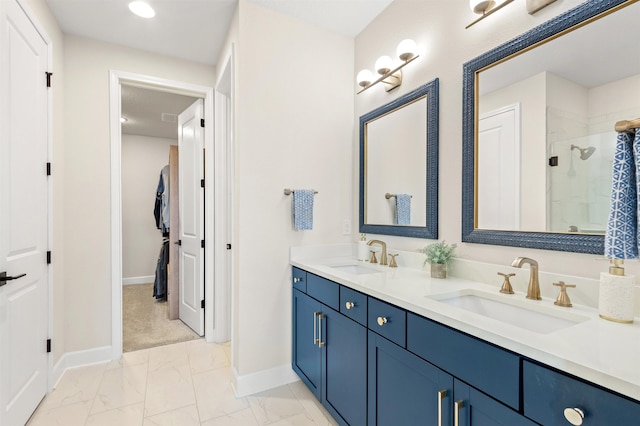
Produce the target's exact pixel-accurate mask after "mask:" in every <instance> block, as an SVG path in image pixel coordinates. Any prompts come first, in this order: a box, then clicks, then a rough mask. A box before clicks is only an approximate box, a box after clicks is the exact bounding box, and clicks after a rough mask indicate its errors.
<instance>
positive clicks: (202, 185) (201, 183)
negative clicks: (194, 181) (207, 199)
mask: <svg viewBox="0 0 640 426" xmlns="http://www.w3.org/2000/svg"><path fill="white" fill-rule="evenodd" d="M200 188H204V179H200Z"/></svg>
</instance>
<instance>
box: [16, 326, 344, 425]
mask: <svg viewBox="0 0 640 426" xmlns="http://www.w3.org/2000/svg"><path fill="white" fill-rule="evenodd" d="M229 352H230V349H229V346H228V345H217V344H209V343H206V342H205V341H204V340H203V339H199V340H192V341H188V342H182V343H176V344H173V345H167V346H160V347H156V348H150V349H143V350H139V351H134V352H127V353H125V354H124V355H123V357H122V358H121V359H120V360H118V361H113V362H110V363H105V364H96V365H91V366H86V367H79V368H75V369H70V370H68V371H67V372H66V373H65V374H64V375H63V377H62V379H61V380H60V382H59V383H58V384H57V386H56V388H55V389H54V390H53V391H52V392H51V393H50V394H49V395H47V396H46V398H45V399H44V400H43V401H42V403H41V404H40V406H39V407H38V409H37V410H36V412H35V413H34V414H33V416H32V417H31V419H30V421H29V422H28V423H27V425H28V426H102V425H104V426H120V425H122V426H156V425H175V426H191V425H202V426H236V425H238V426H261V425H274V426H275V425H278V426H283V425H296V426H297V425H299V426H303V425H309V426H314V425H322V426H326V425H336V424H337V423H335V421H334V420H333V419H332V418H331V416H330V415H329V414H328V413H327V412H326V410H325V409H324V408H323V407H322V406H321V405H320V404H319V403H318V402H317V400H316V399H315V398H314V397H313V395H312V394H311V392H309V390H308V389H307V388H306V386H305V385H304V384H303V383H302V382H296V383H292V384H289V385H285V386H281V387H279V388H276V389H272V390H269V391H265V392H261V393H258V394H255V395H251V396H248V397H244V398H236V397H235V395H234V393H233V389H232V386H231V368H230V363H229V357H230V354H229Z"/></svg>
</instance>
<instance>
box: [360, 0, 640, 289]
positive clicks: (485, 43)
mask: <svg viewBox="0 0 640 426" xmlns="http://www.w3.org/2000/svg"><path fill="white" fill-rule="evenodd" d="M581 2H582V0H565V1H562V2H555V3H553V4H551V5H550V6H548V7H546V8H545V9H543V10H542V11H540V12H538V13H537V14H535V15H533V16H531V15H528V14H527V12H526V10H525V7H524V4H523V3H522V2H514V3H512V4H511V5H509V6H507V7H505V8H504V9H502V10H500V11H499V12H497V13H495V14H494V15H491V16H490V17H488V18H487V19H485V20H483V21H481V22H480V23H478V24H476V25H474V26H472V27H471V28H469V29H466V30H465V28H464V27H465V26H466V25H467V24H468V23H470V22H471V21H473V20H474V18H475V15H474V14H473V13H472V12H471V11H470V9H469V7H468V3H467V2H463V1H447V2H430V1H429V2H426V1H425V2H417V1H412V0H395V1H394V2H393V3H392V4H391V5H390V6H389V7H388V8H387V9H386V10H385V11H384V12H383V13H382V14H381V15H379V16H378V18H377V19H376V20H375V21H374V22H372V24H371V25H369V26H368V27H367V28H366V29H365V30H364V31H363V32H362V33H360V35H358V36H357V37H356V40H355V69H356V72H357V70H360V69H362V68H367V67H368V68H371V67H372V66H373V64H374V62H375V60H376V58H378V56H380V55H383V54H386V55H389V54H393V52H395V48H396V45H397V43H398V42H399V41H400V40H402V39H403V38H413V39H414V40H416V42H417V43H418V45H419V46H420V48H421V50H422V52H421V57H420V58H419V59H418V60H417V61H415V62H414V63H412V64H410V65H409V66H407V67H406V68H405V69H404V70H403V72H404V77H403V78H404V82H403V84H402V86H401V87H400V90H398V91H394V92H391V93H386V92H384V90H383V89H382V88H374V89H370V90H367V91H366V92H364V93H362V94H360V95H357V96H355V95H354V96H355V99H356V109H355V117H356V118H357V117H359V116H360V115H362V114H363V113H366V112H368V111H370V110H372V109H374V108H376V107H378V106H380V105H382V104H384V103H386V102H389V101H391V100H393V99H395V98H397V97H398V96H400V95H402V94H404V93H406V92H407V91H410V90H411V89H413V88H415V87H418V86H419V85H420V84H423V83H425V82H427V81H430V80H432V79H433V78H435V77H440V165H441V167H440V203H439V210H440V211H439V217H440V239H444V240H447V242H452V243H458V249H457V251H456V252H457V255H458V256H460V257H462V258H465V259H471V260H478V261H484V262H491V263H496V264H504V265H508V264H510V263H511V261H512V260H513V259H514V258H515V257H516V256H528V257H532V258H534V259H536V260H538V261H539V262H540V269H541V270H542V271H548V272H556V273H563V274H568V275H576V276H581V277H586V278H594V279H599V273H600V272H601V271H604V270H606V268H607V262H606V261H604V260H599V258H602V256H601V255H600V256H598V255H587V254H575V253H563V252H555V251H547V250H534V249H527V248H515V247H501V246H491V245H483V244H468V243H465V244H461V243H460V240H461V228H460V224H461V210H462V201H461V198H462V197H461V196H462V191H461V185H462V183H461V176H462V169H461V165H462V69H463V68H462V67H463V64H464V63H465V62H467V61H469V60H471V59H473V58H475V57H476V56H479V55H481V54H483V53H485V52H487V51H488V50H490V49H492V48H494V47H496V46H498V45H499V44H501V43H504V42H506V41H509V40H510V39H512V38H514V37H516V36H518V35H520V34H521V33H523V32H525V31H527V30H529V29H531V28H533V27H534V26H536V25H539V24H542V23H544V22H545V21H547V20H549V19H550V18H552V17H554V16H556V15H558V14H560V13H562V12H564V11H566V10H568V9H570V8H572V7H575V6H577V5H578V4H580V3H581ZM390 35H393V36H390ZM354 77H355V74H354ZM353 86H354V87H353V88H352V89H351V91H352V93H355V91H356V87H355V83H354V85H353ZM352 145H353V147H354V153H356V155H355V156H354V159H353V162H352V170H353V174H354V178H355V177H357V175H358V171H357V170H358V168H357V152H358V151H357V135H354V138H353V141H352ZM354 182H356V181H355V180H354ZM353 191H354V199H353V206H354V215H353V218H354V220H355V219H356V217H357V216H356V214H357V197H356V196H355V195H356V194H357V186H356V184H355V183H354V186H353ZM371 237H373V236H371ZM380 238H381V239H383V240H384V241H386V242H387V243H388V244H390V245H391V246H392V247H394V248H399V249H405V250H415V249H417V248H420V247H423V246H424V245H426V244H428V243H430V242H431V241H428V240H421V239H411V238H399V237H389V236H380ZM627 272H628V273H630V274H631V273H635V274H636V275H638V274H639V273H640V265H639V264H638V263H637V262H633V263H630V264H629V265H627ZM496 279H497V278H496ZM527 280H528V273H527V272H524V273H522V274H518V276H517V277H515V280H514V281H513V282H514V283H515V284H514V287H516V288H519V289H524V288H526V282H527ZM541 284H542V286H544V287H550V286H551V283H549V282H543V283H541Z"/></svg>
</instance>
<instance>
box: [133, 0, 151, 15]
mask: <svg viewBox="0 0 640 426" xmlns="http://www.w3.org/2000/svg"><path fill="white" fill-rule="evenodd" d="M129 10H130V11H132V12H133V13H135V14H136V15H138V16H140V17H141V18H153V17H154V16H156V11H155V10H153V8H152V7H151V6H150V5H149V3H145V2H143V1H132V2H131V3H129Z"/></svg>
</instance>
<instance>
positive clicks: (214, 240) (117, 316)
mask: <svg viewBox="0 0 640 426" xmlns="http://www.w3.org/2000/svg"><path fill="white" fill-rule="evenodd" d="M123 85H128V86H135V87H143V88H148V89H154V90H159V91H162V92H170V93H175V94H180V95H185V96H192V97H195V98H201V99H203V102H204V111H205V114H204V122H205V123H214V119H213V111H214V108H213V99H214V96H213V93H214V91H213V88H211V87H206V86H199V85H194V84H190V83H184V82H179V81H172V80H166V79H161V78H157V77H152V76H145V75H139V74H132V73H127V72H122V71H111V72H110V127H111V189H112V190H111V225H112V226H111V247H112V300H113V301H114V303H112V357H113V358H114V359H117V358H119V357H120V356H121V355H122V348H123V342H122V310H123V306H122V272H123V261H122V216H121V213H122V180H121V172H122V162H121V155H122V137H121V122H120V117H121V113H122V111H121V97H122V86H123ZM213 130H214V126H213V125H208V126H206V127H205V128H204V147H205V152H206V158H205V161H204V163H205V164H204V167H205V176H206V179H205V189H206V190H207V194H208V195H207V200H208V201H207V204H206V206H205V210H206V214H205V238H204V246H205V252H206V253H207V256H206V258H205V262H204V263H205V265H204V271H205V272H204V274H205V283H204V293H205V299H204V303H203V306H204V310H205V312H206V320H205V333H204V334H205V339H206V340H207V341H214V335H215V331H216V330H215V329H216V328H218V327H228V323H229V321H227V322H226V323H225V322H224V321H221V322H218V323H217V324H216V327H214V321H213V320H212V319H210V318H213V316H214V314H215V311H216V309H215V304H214V303H215V300H214V298H213V297H210V296H211V295H213V294H214V284H216V282H215V280H214V274H213V271H214V259H215V255H216V250H215V247H224V246H225V242H224V235H223V234H222V233H214V227H213V226H206V224H207V223H208V222H209V221H210V218H214V217H215V215H214V214H213V211H214V207H215V206H214V202H215V200H216V197H215V196H216V191H217V187H214V185H213V176H214V173H215V167H214V161H213V160H214V158H213V151H214V132H213ZM215 266H216V270H218V269H224V268H225V265H220V266H218V265H217V263H215Z"/></svg>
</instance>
